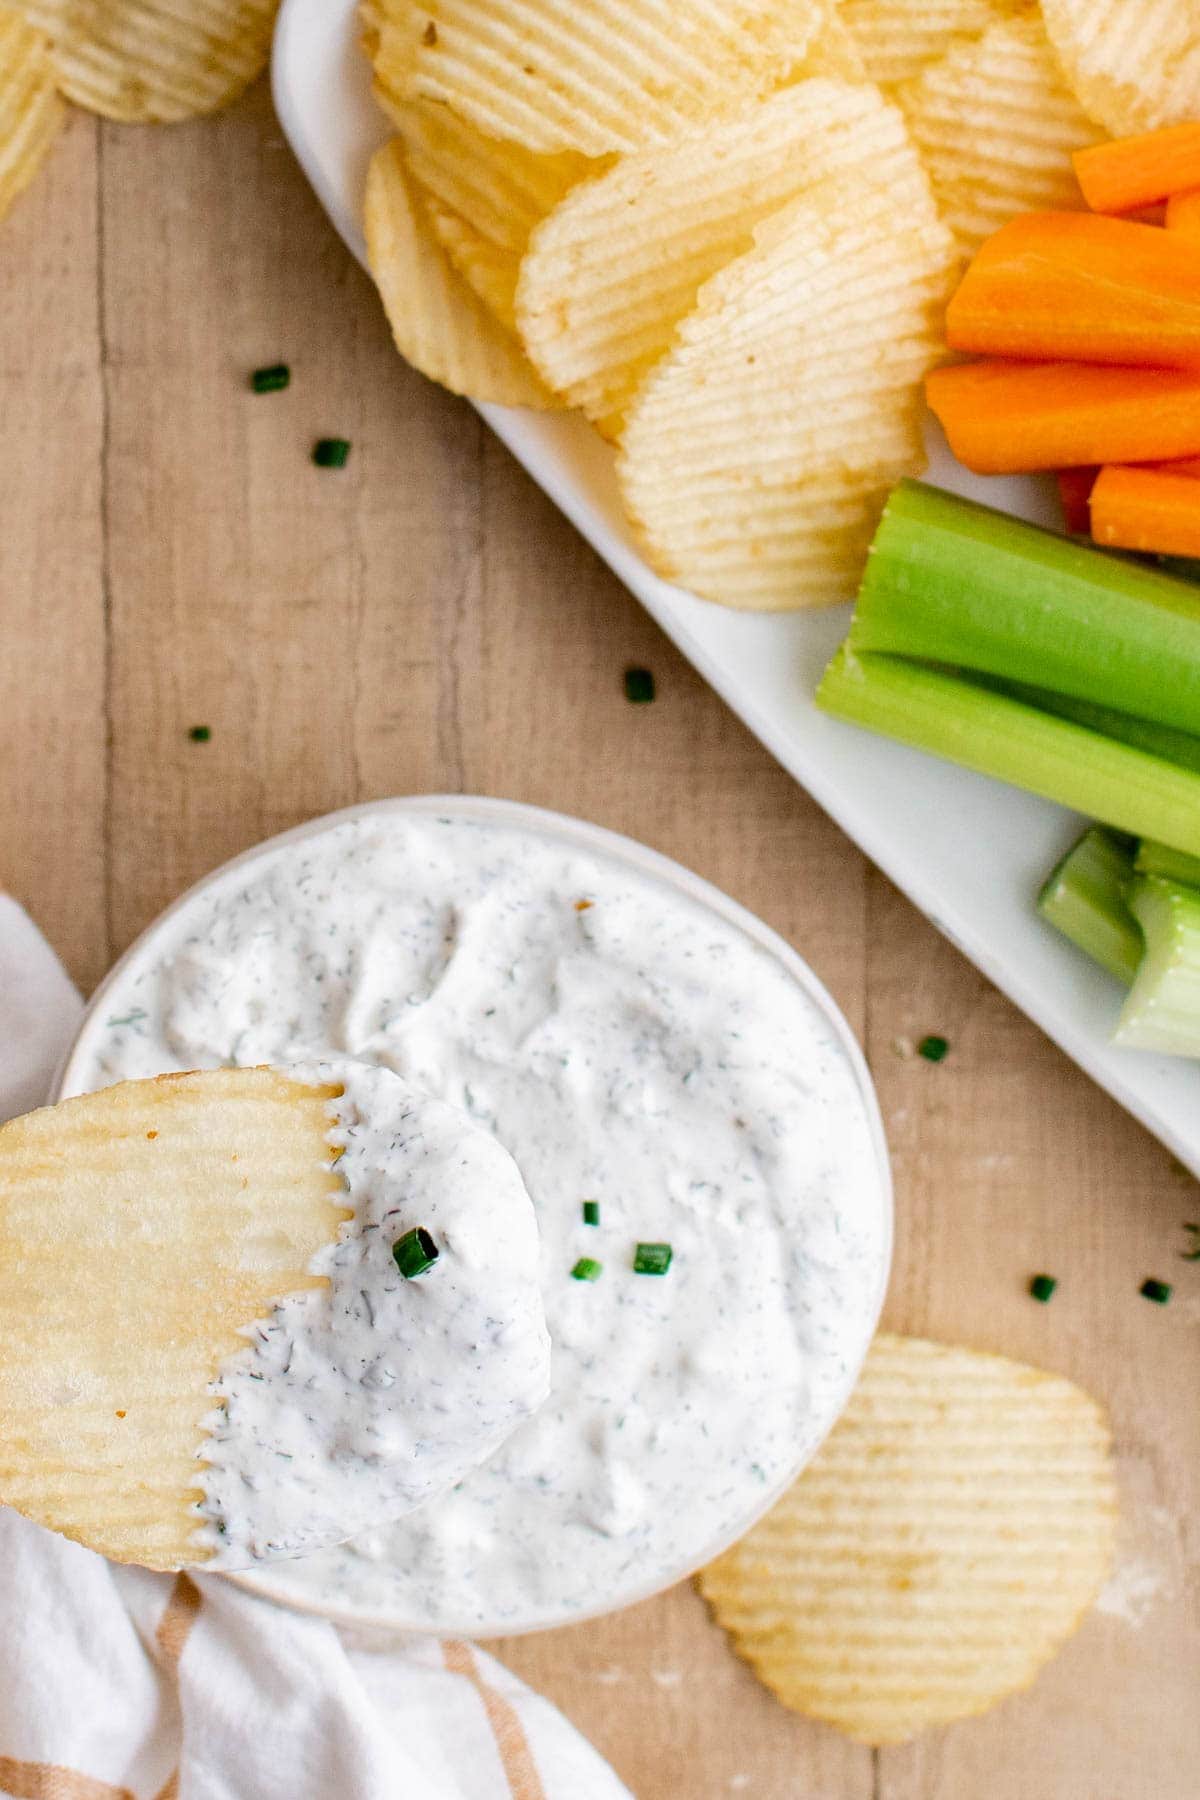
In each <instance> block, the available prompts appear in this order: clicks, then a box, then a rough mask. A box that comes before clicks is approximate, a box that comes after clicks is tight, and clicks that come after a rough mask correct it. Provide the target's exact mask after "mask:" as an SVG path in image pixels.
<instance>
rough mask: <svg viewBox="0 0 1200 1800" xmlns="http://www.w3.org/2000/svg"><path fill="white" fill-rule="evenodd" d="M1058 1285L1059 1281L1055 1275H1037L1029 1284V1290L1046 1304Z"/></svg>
mask: <svg viewBox="0 0 1200 1800" xmlns="http://www.w3.org/2000/svg"><path fill="white" fill-rule="evenodd" d="M1057 1286H1058V1281H1057V1279H1056V1278H1055V1277H1054V1276H1053V1275H1035V1276H1034V1278H1033V1280H1032V1281H1031V1282H1030V1284H1029V1291H1030V1293H1031V1294H1032V1295H1033V1297H1034V1299H1035V1300H1040V1301H1041V1302H1042V1305H1043V1306H1044V1305H1045V1304H1046V1301H1047V1300H1049V1298H1050V1296H1051V1294H1052V1293H1053V1292H1054V1290H1055V1288H1056V1287H1057Z"/></svg>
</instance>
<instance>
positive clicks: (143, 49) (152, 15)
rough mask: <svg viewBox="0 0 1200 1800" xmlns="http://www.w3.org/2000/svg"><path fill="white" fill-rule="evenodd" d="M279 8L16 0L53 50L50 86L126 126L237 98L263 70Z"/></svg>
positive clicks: (273, 3)
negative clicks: (54, 74) (55, 78)
mask: <svg viewBox="0 0 1200 1800" xmlns="http://www.w3.org/2000/svg"><path fill="white" fill-rule="evenodd" d="M278 4H279V0H20V7H21V11H22V12H23V13H24V14H25V16H26V17H27V18H28V19H29V20H30V22H31V23H32V24H34V25H36V26H37V27H38V28H39V30H41V31H44V32H45V34H46V36H47V37H48V38H49V39H50V41H51V43H52V44H53V45H54V53H55V60H56V62H57V64H58V69H59V86H60V87H61V88H62V91H63V93H64V94H66V95H67V97H68V99H71V100H74V101H75V102H76V103H77V104H78V105H79V106H85V107H87V109H88V110H89V111H90V112H96V113H102V114H103V115H104V117H105V118H108V119H122V120H124V121H126V122H129V123H146V122H150V121H154V120H159V121H165V120H172V119H188V118H191V117H192V116H193V115H194V114H196V113H207V112H214V111H215V110H216V109H217V107H220V106H227V105H229V103H230V102H231V101H233V100H236V99H237V97H238V95H239V94H240V93H241V92H242V90H243V89H244V88H246V87H248V86H249V84H250V82H252V81H253V80H254V78H255V76H256V75H257V74H259V73H260V71H261V70H262V69H263V68H264V67H265V65H266V61H267V54H268V52H269V50H270V47H271V29H272V26H273V25H274V23H275V13H276V11H277V9H278Z"/></svg>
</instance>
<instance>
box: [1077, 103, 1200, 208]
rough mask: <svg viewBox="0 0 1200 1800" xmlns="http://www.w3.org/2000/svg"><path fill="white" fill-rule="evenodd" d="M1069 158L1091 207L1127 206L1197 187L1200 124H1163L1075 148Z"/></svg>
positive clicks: (1199, 177) (1141, 203) (1145, 203)
mask: <svg viewBox="0 0 1200 1800" xmlns="http://www.w3.org/2000/svg"><path fill="white" fill-rule="evenodd" d="M1071 161H1072V162H1073V163H1074V164H1075V174H1076V176H1077V177H1078V179H1079V185H1080V187H1081V188H1082V189H1083V197H1084V199H1085V200H1086V201H1087V203H1088V205H1089V206H1090V207H1091V209H1092V211H1093V212H1098V213H1123V212H1132V210H1133V208H1134V207H1135V206H1152V205H1153V204H1154V202H1155V201H1156V200H1166V199H1167V198H1168V197H1169V196H1170V195H1171V194H1178V193H1180V192H1181V191H1182V190H1183V189H1184V188H1194V187H1200V124H1194V125H1193V124H1189V125H1168V126H1166V127H1165V128H1164V129H1163V130H1162V131H1146V132H1143V133H1142V134H1141V135H1140V136H1138V137H1127V138H1117V139H1116V140H1115V142H1113V143H1111V144H1093V145H1091V146H1090V147H1089V148H1088V149H1086V150H1077V151H1076V152H1075V154H1074V156H1073V157H1072V158H1071Z"/></svg>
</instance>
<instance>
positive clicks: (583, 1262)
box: [571, 1256, 604, 1281]
mask: <svg viewBox="0 0 1200 1800" xmlns="http://www.w3.org/2000/svg"><path fill="white" fill-rule="evenodd" d="M603 1267H604V1264H603V1263H598V1262H596V1260H595V1259H594V1258H593V1257H591V1256H581V1257H580V1259H579V1261H578V1262H577V1263H576V1264H575V1267H574V1268H573V1269H572V1270H571V1280H572V1281H599V1279H600V1271H601V1270H602V1269H603Z"/></svg>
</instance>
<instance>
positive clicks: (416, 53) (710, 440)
mask: <svg viewBox="0 0 1200 1800" xmlns="http://www.w3.org/2000/svg"><path fill="white" fill-rule="evenodd" d="M363 16H364V21H365V27H366V32H365V38H366V47H367V51H368V53H369V55H370V57H371V60H372V63H373V66H374V71H375V93H376V97H377V99H378V101H379V103H380V105H381V106H382V107H383V108H384V109H385V111H386V112H387V113H388V115H389V117H390V118H391V119H392V121H393V122H394V124H395V126H396V129H397V131H398V133H399V136H398V137H397V138H396V139H395V140H394V141H393V142H392V143H391V144H390V145H389V146H388V147H387V148H386V149H385V150H383V151H381V152H380V153H379V155H378V156H377V158H376V159H375V163H374V165H373V167H372V169H371V172H370V177H369V181H368V189H367V197H366V232H367V245H368V251H369V255H370V260H371V267H372V269H373V271H374V273H375V277H376V280H377V282H378V284H379V287H380V289H381V292H382V294H383V297H384V303H385V306H386V308H387V312H388V317H389V319H390V321H391V325H392V329H393V332H394V334H395V338H396V342H397V344H398V346H399V348H400V350H401V351H402V353H403V354H404V355H405V356H406V357H407V358H408V359H409V361H410V362H412V363H413V364H414V365H415V366H416V367H417V368H419V369H421V370H422V371H423V372H424V373H425V374H427V375H431V376H432V377H433V378H434V379H435V380H437V381H440V382H442V383H443V384H444V385H445V386H446V387H448V388H451V389H453V390H454V391H455V392H456V393H461V394H467V395H469V396H471V397H472V398H473V399H476V400H483V401H494V402H499V403H501V404H505V405H520V406H535V407H543V408H546V407H577V408H579V409H580V410H581V411H582V412H583V413H584V414H586V416H587V417H588V418H589V419H590V420H592V422H593V423H594V424H595V425H596V426H597V428H598V429H599V430H600V431H601V432H602V433H603V434H604V436H605V437H607V438H609V439H610V440H611V441H612V443H613V444H614V446H615V448H616V453H617V473H618V478H619V482H620V486H621V492H622V497H623V499H624V503H625V506H626V510H627V512H628V515H629V518H630V520H631V522H632V525H633V527H634V530H635V532H636V535H637V537H638V540H639V542H640V544H641V546H642V549H643V551H644V553H645V555H646V557H647V560H648V561H649V562H650V564H651V565H652V566H653V567H654V568H655V569H656V570H657V571H658V572H659V573H661V574H663V575H665V576H667V577H668V578H669V579H671V580H674V581H677V582H679V583H681V584H682V585H683V586H685V587H688V588H690V589H691V590H692V591H693V592H695V593H697V594H701V595H703V596H705V597H707V598H709V599H713V600H718V601H721V602H724V603H725V604H726V605H730V606H738V607H747V608H756V609H763V610H780V609H790V608H796V607H802V606H812V605H821V604H825V603H830V602H834V601H838V600H842V599H845V598H848V597H849V595H850V594H851V593H852V592H853V590H854V588H855V586H856V584H857V580H858V577H859V574H860V572H861V568H862V561H863V556H864V554H865V549H866V545H867V543H868V541H869V539H870V536H871V533H872V531H873V529H874V526H875V524H876V522H877V519H878V514H879V510H880V507H881V505H882V502H883V499H884V497H885V496H886V494H887V492H888V490H889V489H890V488H891V486H892V485H893V484H894V483H895V481H896V480H897V479H898V478H899V477H900V476H901V475H904V474H911V473H915V472H918V471H919V469H920V467H921V463H922V451H921V414H922V408H921V401H920V391H921V381H922V378H923V376H924V374H925V373H926V371H927V370H928V369H929V368H930V367H931V366H932V365H933V364H934V363H935V362H936V361H937V360H938V359H939V357H940V356H941V355H942V352H943V344H942V332H941V321H942V312H943V307H944V303H945V300H946V297H947V295H948V293H949V290H950V287H951V286H952V284H953V281H954V278H955V275H956V273H957V271H958V269H959V267H960V266H961V261H962V259H963V257H964V255H965V254H967V253H969V252H970V251H971V250H972V249H973V248H974V247H975V246H976V245H977V244H978V243H979V242H980V241H981V240H982V239H983V238H984V237H986V236H987V235H988V234H989V233H990V232H992V231H994V230H996V229H997V228H998V226H1000V225H1001V224H1003V222H1004V221H1005V220H1006V219H1008V218H1011V217H1012V216H1013V215H1014V214H1016V213H1019V212H1024V211H1029V210H1031V209H1035V208H1052V207H1069V206H1077V205H1079V204H1080V203H1081V202H1080V196H1079V192H1078V188H1077V187H1076V184H1075V179H1074V175H1073V173H1072V169H1071V163H1070V154H1071V152H1072V151H1073V150H1076V149H1079V148H1081V147H1082V146H1083V145H1085V144H1088V143H1091V142H1095V141H1097V139H1099V138H1100V137H1102V136H1104V135H1105V134H1106V133H1112V134H1116V133H1120V132H1123V131H1133V130H1140V129H1144V128H1147V127H1149V126H1151V125H1155V124H1164V123H1168V122H1170V121H1172V120H1176V119H1184V118H1188V117H1200V0H1041V4H1037V0H841V3H840V4H838V0H637V3H636V4H635V3H634V0H366V4H365V6H364V8H363Z"/></svg>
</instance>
